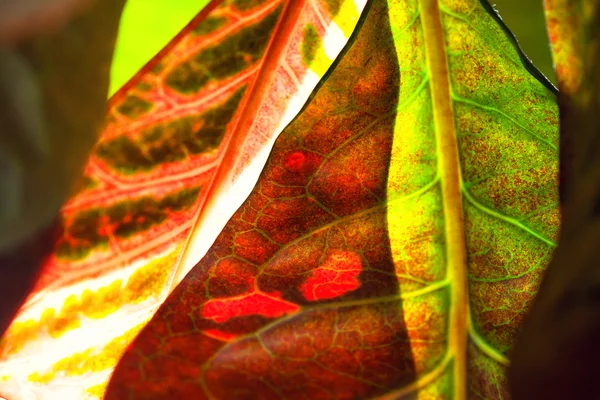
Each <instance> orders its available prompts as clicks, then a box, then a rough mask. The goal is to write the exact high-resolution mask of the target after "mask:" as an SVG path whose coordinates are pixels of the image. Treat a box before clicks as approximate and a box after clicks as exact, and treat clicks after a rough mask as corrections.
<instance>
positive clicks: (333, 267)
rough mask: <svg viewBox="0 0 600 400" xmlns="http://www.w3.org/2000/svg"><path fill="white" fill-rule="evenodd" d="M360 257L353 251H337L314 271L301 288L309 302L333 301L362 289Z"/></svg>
mask: <svg viewBox="0 0 600 400" xmlns="http://www.w3.org/2000/svg"><path fill="white" fill-rule="evenodd" d="M361 270H362V262H361V259H360V256H359V255H358V254H356V253H355V252H353V251H341V250H337V251H334V252H332V253H331V254H330V255H329V257H328V258H327V260H326V261H325V262H324V263H323V264H321V265H320V266H319V267H318V268H317V269H315V270H314V271H313V274H312V276H311V277H310V278H308V279H307V280H306V281H305V282H304V283H303V284H302V286H301V287H300V290H301V291H302V294H303V295H304V297H305V298H306V299H307V300H311V301H317V300H325V299H333V298H335V297H339V296H342V295H344V294H346V293H348V292H351V291H352V290H355V289H357V288H358V287H360V281H359V280H358V274H360V271H361Z"/></svg>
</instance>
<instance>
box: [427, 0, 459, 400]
mask: <svg viewBox="0 0 600 400" xmlns="http://www.w3.org/2000/svg"><path fill="white" fill-rule="evenodd" d="M419 9H420V14H421V16H422V18H421V22H422V25H423V35H424V39H425V54H426V58H427V71H428V75H429V78H430V82H431V86H430V87H431V97H432V103H433V117H434V121H433V122H434V126H435V135H436V145H437V154H438V175H439V176H441V189H442V199H443V200H442V201H443V207H444V222H445V224H444V227H445V232H444V233H445V238H446V260H447V261H446V268H447V272H446V279H447V280H448V281H449V282H451V283H452V284H451V285H450V315H449V322H448V353H449V355H451V356H452V358H453V364H452V369H453V377H452V380H453V385H452V388H453V389H452V390H453V392H454V393H453V396H452V398H453V399H455V400H465V399H466V398H467V390H466V377H467V334H468V333H467V329H468V328H467V322H468V319H467V315H468V303H467V302H468V299H467V264H466V247H465V238H464V223H463V212H462V195H461V190H460V188H461V174H460V161H459V158H458V149H457V140H456V131H455V123H454V113H453V110H452V96H451V90H450V78H449V70H448V62H447V59H446V47H445V40H444V31H443V27H442V18H441V13H440V8H439V5H438V0H419Z"/></svg>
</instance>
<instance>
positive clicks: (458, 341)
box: [388, 0, 559, 400]
mask: <svg viewBox="0 0 600 400" xmlns="http://www.w3.org/2000/svg"><path fill="white" fill-rule="evenodd" d="M392 3H393V4H394V5H395V6H392V10H396V12H395V13H394V11H392V15H393V16H394V17H395V18H397V21H398V23H397V24H395V26H397V27H398V28H397V31H396V35H395V40H396V49H397V51H398V59H399V64H400V68H401V72H402V84H401V87H400V104H401V106H400V107H399V114H398V117H397V119H396V133H395V136H394V143H395V146H394V149H393V161H392V163H391V165H390V177H389V186H388V197H389V198H390V199H397V200H393V201H392V202H391V203H390V211H389V213H388V223H389V224H390V229H389V230H390V236H391V246H392V252H393V254H394V255H395V262H396V265H397V271H398V272H400V273H401V275H402V276H403V278H402V279H404V280H405V283H404V287H405V290H403V295H405V296H409V295H410V294H409V293H410V290H411V289H412V288H415V289H416V290H422V291H425V292H427V294H424V295H421V296H420V297H419V298H421V299H423V301H426V299H430V298H432V297H435V296H440V295H441V294H442V293H446V294H447V295H448V298H449V300H448V302H441V303H440V306H438V307H436V308H434V309H432V310H431V314H428V315H425V316H424V318H425V319H427V318H431V317H432V316H433V315H437V314H438V313H439V314H445V315H447V317H446V324H444V325H440V326H439V329H443V330H445V337H446V338H447V339H446V340H447V346H446V347H445V348H444V350H443V351H442V350H440V354H439V355H438V357H439V359H440V360H444V361H440V363H439V364H437V366H436V367H435V368H434V369H432V370H430V371H431V372H429V373H426V374H424V375H421V378H419V379H421V380H422V381H423V382H425V381H427V380H429V379H433V376H435V375H438V374H439V376H443V375H444V374H443V372H442V371H444V369H442V368H441V366H442V365H444V363H448V365H450V366H451V369H452V370H453V371H452V372H451V375H452V380H453V381H454V386H453V389H452V390H453V391H454V395H453V396H449V397H447V398H465V396H466V398H473V399H482V400H483V399H506V398H508V387H507V382H506V377H505V370H506V366H507V365H508V359H507V354H508V351H509V350H510V348H511V346H512V343H513V340H514V337H515V335H516V332H517V330H518V327H519V325H520V323H521V322H522V320H523V318H524V316H525V312H526V310H527V309H528V307H529V305H530V304H531V301H532V299H533V297H534V295H535V293H536V289H537V286H538V284H539V282H540V278H541V274H542V273H543V271H544V269H545V267H546V266H547V265H548V263H549V262H550V259H551V254H552V251H553V249H554V247H555V246H556V245H555V241H556V239H557V235H558V226H559V208H558V108H557V105H556V98H555V94H554V93H553V90H552V87H551V86H550V85H549V84H548V83H547V82H544V83H542V82H541V81H540V80H538V79H537V78H536V77H534V76H532V74H531V73H530V72H528V71H527V69H526V68H525V66H524V61H522V56H521V54H520V52H519V51H518V49H517V48H516V46H515V45H514V43H512V38H511V36H510V35H509V34H508V33H507V32H506V31H504V30H503V27H502V26H501V25H500V24H499V23H498V21H497V19H496V18H495V15H494V13H493V10H492V9H491V7H490V6H489V4H487V3H486V2H485V0H482V1H481V2H480V1H478V0H443V1H439V2H437V1H433V0H420V1H417V0H406V1H394V2H392ZM393 25H394V24H393ZM421 49H422V50H421ZM442 53H443V54H442ZM444 61H445V64H446V65H445V66H443V65H442V64H443V63H444ZM527 67H528V68H531V67H530V66H527ZM453 170H455V171H453ZM399 275H400V274H399ZM407 292H408V293H407ZM465 304H467V307H465ZM465 336H466V337H465ZM442 355H444V356H443V357H442ZM414 356H415V361H417V360H418V359H419V355H418V353H414ZM426 357H427V358H430V357H431V355H430V354H428V355H427V356H426ZM416 364H417V365H419V363H418V362H416ZM463 379H466V381H465V382H463V383H461V382H462V381H463ZM440 382H442V381H440ZM459 385H465V386H464V388H461V387H460V386H459ZM436 396H439V397H435V398H446V397H445V396H442V394H441V393H440V394H438V395H436Z"/></svg>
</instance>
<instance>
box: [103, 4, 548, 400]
mask: <svg viewBox="0 0 600 400" xmlns="http://www.w3.org/2000/svg"><path fill="white" fill-rule="evenodd" d="M361 18H362V19H361V22H360V23H359V26H360V30H357V32H356V33H355V35H354V36H353V39H352V40H351V42H350V44H349V45H348V46H347V48H346V50H345V52H344V53H343V55H342V56H341V57H340V59H339V62H337V63H336V64H335V65H334V68H333V69H332V70H331V72H328V74H327V76H326V77H325V78H324V80H323V82H322V84H321V86H320V87H319V88H318V90H317V91H316V92H315V93H314V95H313V97H312V98H311V100H310V101H309V102H308V103H307V105H306V106H305V108H304V109H303V111H302V112H301V113H300V114H299V115H298V116H297V117H296V119H295V120H294V121H293V122H292V123H291V124H290V125H288V126H287V127H286V129H285V130H284V131H283V132H282V133H281V135H280V136H279V137H278V139H277V141H276V142H275V145H274V147H273V150H272V152H271V154H270V156H269V159H268V161H267V163H266V166H265V168H264V170H263V172H262V174H261V176H260V178H259V180H258V183H257V185H256V186H255V188H254V190H253V192H252V193H251V194H250V196H249V197H248V198H247V200H246V201H245V202H244V203H243V205H242V207H240V208H239V209H238V211H237V212H236V213H235V214H234V215H233V217H232V218H231V219H230V220H229V222H228V223H227V225H226V226H225V228H224V230H223V231H222V232H221V234H220V235H219V236H218V237H217V239H216V241H215V242H214V244H213V246H212V247H211V249H210V250H209V251H208V252H207V254H206V256H205V257H204V258H203V259H202V260H201V261H200V262H199V263H198V264H197V265H196V266H195V267H194V268H193V269H192V271H191V272H190V273H189V274H188V275H187V276H186V278H185V279H184V280H183V281H182V283H181V284H180V285H179V286H178V288H177V289H176V290H175V291H174V292H173V293H172V294H171V295H170V297H169V298H168V299H167V300H166V301H165V303H164V304H163V305H162V307H161V309H160V310H159V311H158V312H157V314H156V315H155V316H154V318H153V319H152V320H151V321H150V323H149V324H148V325H147V326H146V327H145V329H144V330H143V331H142V332H141V334H140V335H139V336H138V337H137V339H136V341H135V342H134V343H133V345H132V346H131V347H130V349H129V351H128V352H127V353H126V354H125V356H124V357H123V358H122V359H121V362H120V364H119V366H118V367H117V370H116V372H115V374H114V375H113V379H112V381H111V385H110V386H109V390H108V398H109V399H119V398H123V397H126V396H129V398H165V397H168V396H169V395H171V396H174V397H177V396H180V397H181V396H184V394H185V395H187V396H188V397H189V396H192V395H193V397H195V398H198V399H250V398H261V399H263V398H264V399H334V398H335V399H366V398H369V399H370V398H377V399H407V398H409V399H421V400H424V399H431V400H438V399H452V400H466V399H480V400H489V399H508V398H509V394H508V386H507V382H506V367H507V365H508V363H509V361H508V358H507V357H508V352H509V350H510V349H511V346H512V344H513V340H514V337H515V335H516V332H517V330H518V328H519V326H520V324H521V322H522V320H523V318H524V315H525V312H526V311H527V309H528V307H529V306H530V303H531V301H532V299H533V297H534V295H535V293H536V290H537V287H538V284H539V281H540V277H541V274H542V272H543V271H544V269H545V268H546V266H547V265H548V263H549V261H550V258H551V254H552V252H553V249H554V248H555V241H556V239H557V234H558V226H559V208H558V181H557V177H558V108H557V105H556V97H555V92H554V89H553V87H552V86H551V85H550V84H549V83H547V82H545V81H541V80H540V79H542V77H541V76H540V74H539V73H537V72H536V70H535V69H534V68H533V67H532V66H531V65H530V64H529V63H528V62H527V61H526V58H525V57H524V56H523V55H522V53H521V52H520V51H519V49H518V47H517V46H516V44H515V41H514V37H513V36H511V34H510V33H509V32H508V31H507V30H506V29H505V27H504V26H503V25H502V24H501V22H500V20H499V19H498V17H497V16H496V14H495V13H494V11H493V9H492V8H491V6H490V5H489V4H488V3H487V2H484V1H479V0H443V1H442V0H440V1H438V0H388V1H385V0H373V1H371V2H370V3H369V5H368V9H367V11H365V13H364V14H363V16H362V17H361ZM310 36H311V33H310V28H307V29H306V30H305V37H307V38H310ZM303 57H304V59H305V60H306V59H310V57H311V53H310V52H308V51H307V52H306V53H303Z"/></svg>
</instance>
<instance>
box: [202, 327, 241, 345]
mask: <svg viewBox="0 0 600 400" xmlns="http://www.w3.org/2000/svg"><path fill="white" fill-rule="evenodd" d="M204 334H205V335H206V336H208V337H211V338H213V339H217V340H221V341H223V342H230V341H232V340H233V339H235V338H236V337H238V335H236V334H235V333H227V332H222V331H220V330H218V329H209V330H206V331H204Z"/></svg>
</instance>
